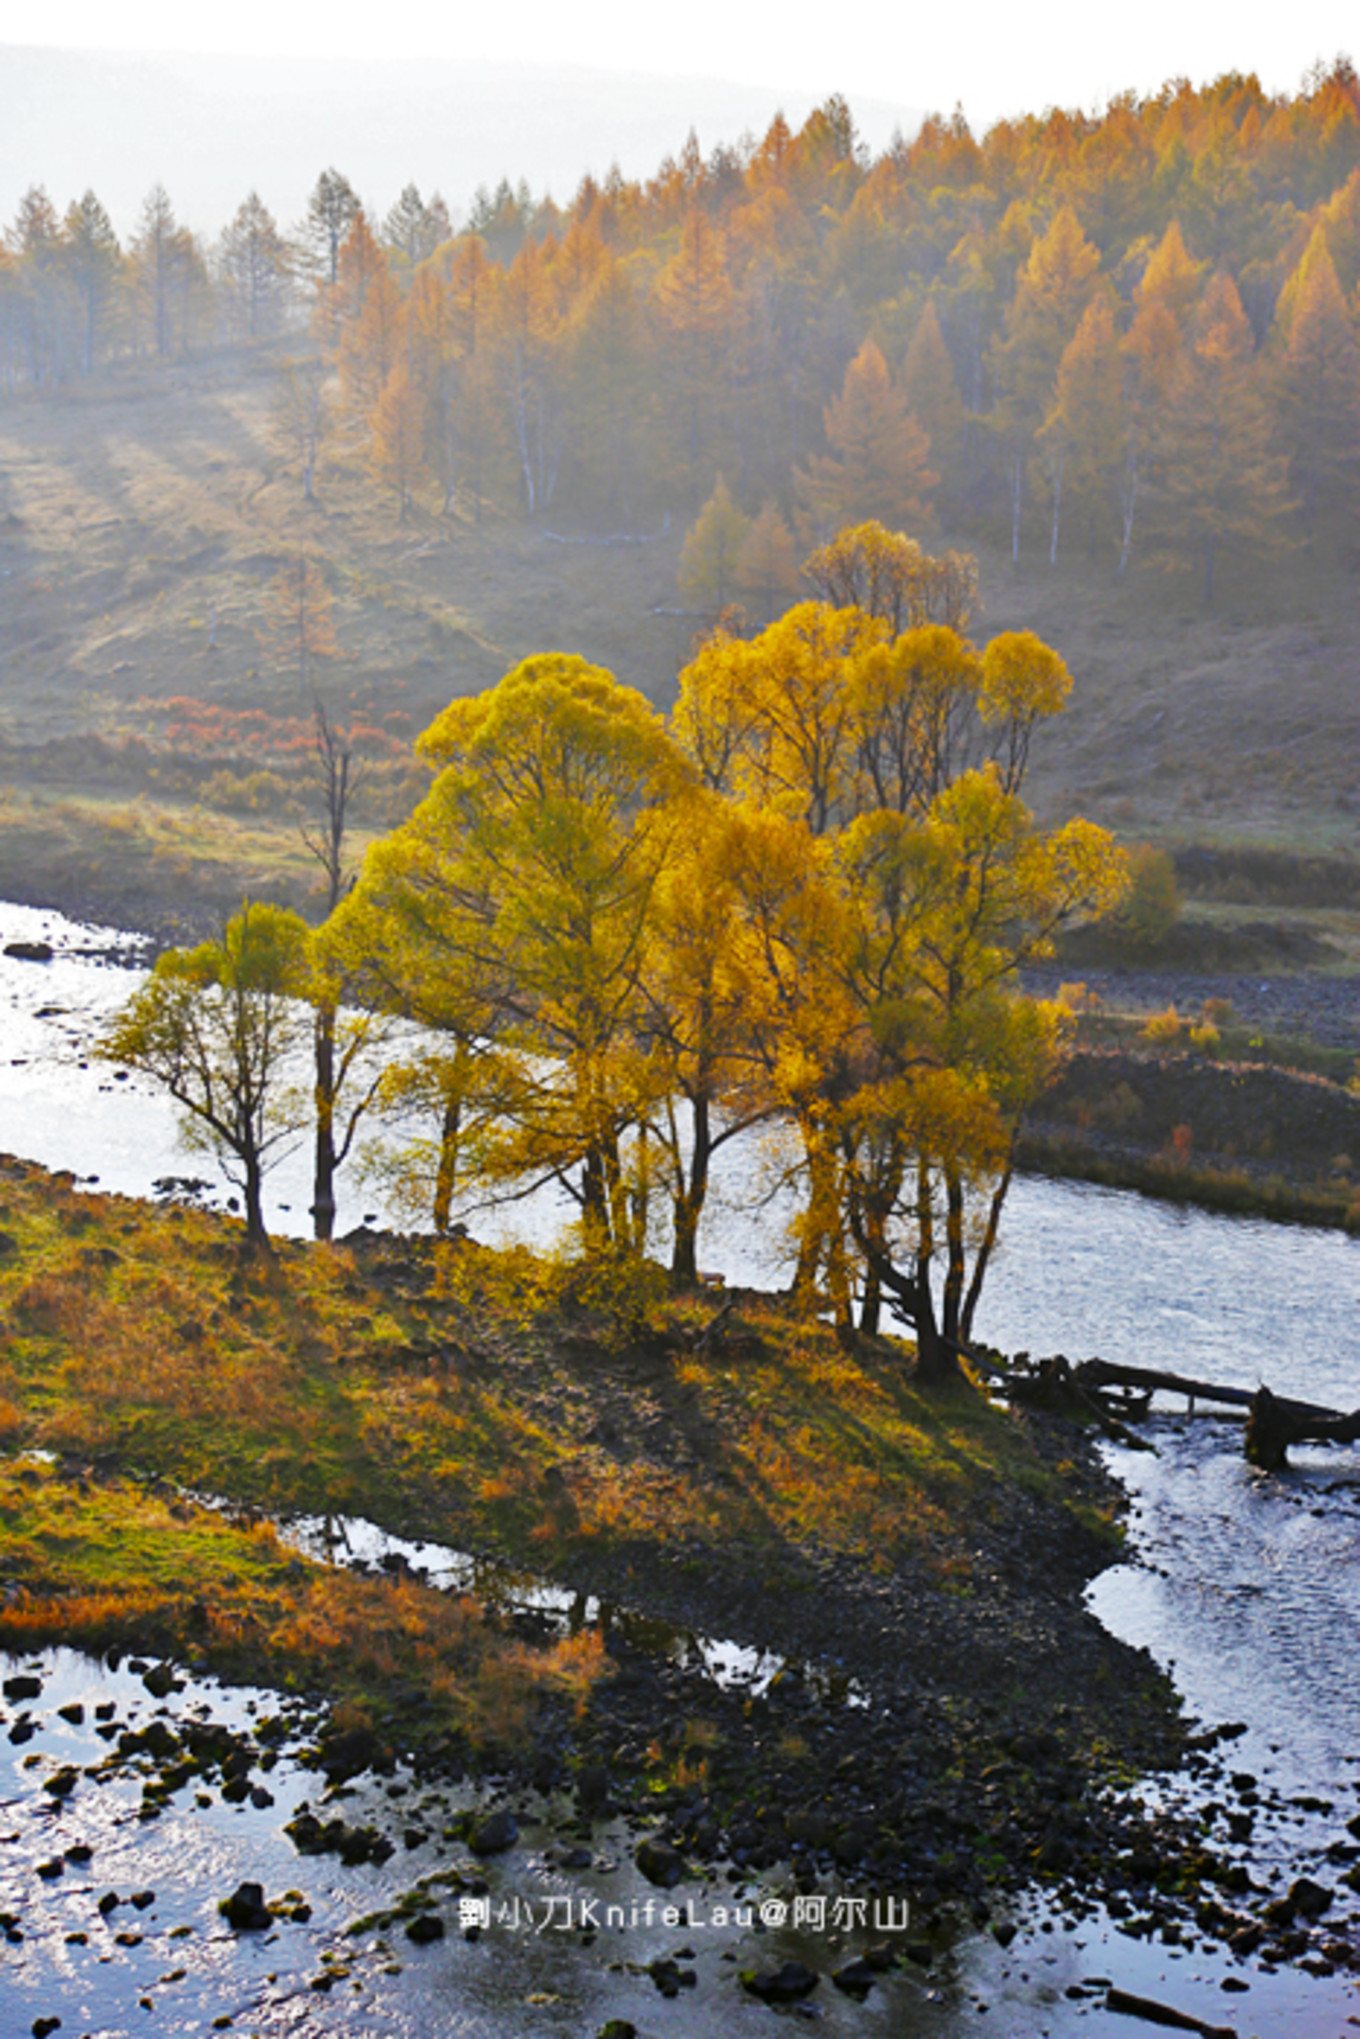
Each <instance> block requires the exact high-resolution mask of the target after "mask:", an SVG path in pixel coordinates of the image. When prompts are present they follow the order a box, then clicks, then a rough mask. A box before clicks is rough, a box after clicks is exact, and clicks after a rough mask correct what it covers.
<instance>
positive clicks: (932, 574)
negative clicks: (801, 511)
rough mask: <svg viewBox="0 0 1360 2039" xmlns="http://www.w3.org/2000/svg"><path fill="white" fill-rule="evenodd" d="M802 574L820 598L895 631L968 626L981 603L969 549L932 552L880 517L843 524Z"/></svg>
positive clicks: (894, 632) (975, 566)
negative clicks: (927, 626)
mask: <svg viewBox="0 0 1360 2039" xmlns="http://www.w3.org/2000/svg"><path fill="white" fill-rule="evenodd" d="M803 574H804V577H805V578H806V580H807V581H808V582H809V583H810V584H811V586H812V589H813V591H814V593H816V594H817V595H818V596H820V598H821V599H822V601H824V602H829V603H830V604H831V605H832V607H833V608H837V609H848V608H852V607H853V608H857V609H862V610H863V611H864V613H865V615H866V616H877V617H878V618H879V619H880V621H882V622H884V623H886V624H887V625H888V627H889V630H890V631H891V632H892V634H893V635H894V636H896V635H897V633H898V632H899V631H902V630H907V629H910V628H914V627H916V626H917V625H919V624H922V623H943V624H945V625H946V626H947V628H948V629H950V630H956V631H963V630H966V629H967V628H968V625H969V623H970V622H971V620H972V617H973V613H974V611H975V610H976V609H977V608H978V606H979V595H978V567H977V560H976V559H975V558H974V557H973V555H972V553H970V552H946V553H942V554H940V555H939V556H938V557H932V555H931V554H930V553H928V552H926V551H925V550H924V549H923V547H922V546H921V545H919V544H918V543H917V541H916V539H914V538H909V537H908V536H907V534H906V532H905V531H889V530H886V529H885V528H884V526H883V525H882V524H879V523H873V522H870V523H866V524H852V525H847V527H846V528H845V529H844V530H843V531H839V532H837V534H836V536H835V537H834V538H833V539H832V540H831V542H830V544H828V545H822V546H819V547H818V548H817V550H816V551H815V552H814V553H813V554H812V556H811V557H810V558H809V559H806V560H804V562H803Z"/></svg>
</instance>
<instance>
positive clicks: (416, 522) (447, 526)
mask: <svg viewBox="0 0 1360 2039" xmlns="http://www.w3.org/2000/svg"><path fill="white" fill-rule="evenodd" d="M278 361H279V355H278V354H277V353H274V352H271V351H270V350H268V349H261V350H258V351H254V352H247V351H244V350H242V351H237V352H221V353H218V354H215V355H213V356H211V357H210V358H206V359H203V360H199V361H196V362H190V363H187V364H179V365H176V366H174V367H173V368H161V367H155V366H151V365H146V366H138V365H129V366H126V367H124V368H122V369H120V370H118V371H111V372H110V373H109V374H108V375H106V376H105V377H104V378H103V379H102V380H100V381H98V382H96V383H94V384H92V385H89V386H86V387H83V388H79V389H71V390H66V391H63V392H62V393H61V394H60V396H58V397H55V398H53V397H48V396H44V395H37V394H32V393H21V394H18V395H12V396H10V397H9V398H7V399H6V400H5V402H4V404H3V406H2V407H0V593H2V595H3V600H2V601H0V676H2V677H0V688H3V700H4V705H5V711H6V712H5V718H4V723H3V741H2V742H0V889H5V888H7V889H9V890H10V891H11V892H13V891H19V892H22V893H24V894H25V895H26V896H29V897H36V896H39V895H41V894H44V892H45V895H46V896H47V897H50V898H54V899H59V900H64V901H67V902H74V903H91V904H101V903H102V904H103V905H104V907H105V910H108V908H109V907H113V908H115V909H117V908H121V910H123V911H124V912H127V913H129V914H133V915H138V916H139V917H141V918H143V919H145V918H147V917H148V916H152V917H154V914H155V911H156V909H157V907H158V906H159V907H160V908H161V909H162V910H164V909H165V908H166V907H167V906H168V905H169V904H171V903H172V902H177V903H178V904H179V905H180V906H181V907H184V906H189V907H191V908H192V907H193V905H194V904H195V902H198V903H199V904H201V905H202V906H203V907H204V909H205V910H206V909H207V908H209V907H212V908H215V907H216V905H218V904H219V903H221V902H222V901H224V900H225V901H230V900H232V899H234V898H239V895H240V890H241V886H242V883H243V882H246V881H248V882H250V883H251V884H252V885H256V886H259V887H261V888H262V889H269V890H273V891H276V892H280V893H282V894H283V895H284V896H289V897H293V898H296V899H298V900H304V899H305V897H306V894H307V891H308V887H309V886H310V884H311V872H310V869H309V867H308V864H307V860H306V858H305V855H303V854H302V853H301V852H300V850H299V846H298V841H297V819H298V813H299V810H300V808H301V807H302V806H305V803H306V798H307V794H306V788H305V786H303V785H302V784H301V783H300V782H299V781H298V777H297V775H298V771H299V768H300V764H301V762H302V761H303V759H304V757H305V732H306V728H307V722H306V718H307V716H308V713H309V707H308V701H307V699H306V696H305V694H304V693H303V691H302V689H301V688H300V686H299V683H298V677H297V674H296V672H295V671H293V670H291V669H290V668H289V667H288V665H287V664H286V662H283V661H281V660H280V659H279V657H278V656H277V654H275V653H273V652H271V651H270V650H269V649H268V648H267V646H266V644H265V642H264V640H263V638H262V634H261V633H262V631H263V630H264V627H265V622H266V612H267V604H268V595H269V589H270V586H271V583H272V581H273V579H274V577H275V575H276V574H277V572H278V571H279V569H280V567H281V566H282V565H283V564H284V563H285V562H286V561H287V560H289V559H290V558H295V557H296V555H297V553H298V551H299V550H300V549H302V548H305V549H306V550H307V551H309V552H310V553H311V554H313V555H314V556H315V557H316V558H317V559H318V560H319V561H320V562H321V564H322V566H323V568H324V572H325V576H326V581H327V585H328V587H329V590H330V592H331V595H332V597H333V600H334V612H335V614H334V620H335V628H336V634H337V638H338V641H339V645H340V655H339V656H338V657H335V658H332V659H329V660H327V661H325V663H324V664H323V665H320V666H319V667H318V674H319V677H320V680H321V684H322V687H323V691H324V693H325V695H326V697H327V700H328V702H329V703H330V705H331V707H332V710H333V711H334V713H336V714H337V715H339V716H344V717H348V716H356V715H357V716H359V717H360V718H362V719H363V720H364V721H365V722H367V723H368V724H369V725H371V727H372V730H373V732H374V735H373V747H374V752H375V756H377V757H378V758H379V759H380V760H381V761H382V765H383V770H382V772H381V773H379V774H378V776H377V778H376V779H373V780H371V783H370V788H369V804H368V809H367V811H366V812H365V813H364V814H363V815H362V816H361V819H362V820H363V821H365V822H366V823H367V824H368V825H369V826H383V825H386V823H387V822H388V821H389V820H391V819H392V818H394V817H395V815H396V814H397V813H399V812H401V811H402V809H403V806H404V805H405V804H408V803H409V799H410V798H411V797H412V793H413V790H418V783H419V782H418V781H413V780H412V779H411V778H410V777H409V775H403V772H402V771H401V770H400V769H399V761H400V758H401V754H402V752H403V749H404V746H405V745H406V743H407V742H408V740H409V737H410V736H411V735H412V734H413V733H414V732H415V731H416V730H418V729H419V728H420V727H421V726H423V724H424V723H425V722H426V721H427V720H428V719H429V718H430V717H431V716H432V715H433V714H434V713H435V712H436V711H437V710H438V709H439V708H440V707H441V706H443V704H444V703H445V702H446V701H447V700H448V699H449V698H450V697H451V696H452V695H455V694H458V693H463V692H467V691H471V690H475V689H477V688H480V687H482V686H484V685H486V684H487V683H489V682H491V681H493V680H495V679H496V678H498V677H499V676H500V674H501V673H502V672H504V671H505V670H506V669H507V667H508V666H510V665H511V664H513V663H514V662H516V661H517V660H518V659H520V658H522V657H523V656H525V655H526V654H528V653H529V652H532V651H535V650H542V649H548V648H564V649H569V650H573V651H580V652H582V653H584V654H585V655H586V656H587V657H590V658H592V659H596V660H598V661H600V662H601V663H603V664H604V665H606V666H608V667H610V668H611V669H612V670H613V671H614V672H615V673H617V674H618V675H619V677H620V678H622V679H624V680H626V681H628V682H629V683H631V684H633V685H635V686H637V687H639V688H641V689H642V690H643V691H644V692H646V693H647V694H648V695H649V696H650V697H651V698H652V699H653V700H655V701H656V702H657V703H658V704H659V705H661V706H666V705H668V703H669V702H670V700H671V698H672V696H673V690H674V681H675V675H676V672H677V670H678V668H679V666H680V665H681V664H682V663H683V661H684V659H685V657H686V654H687V651H688V647H689V645H690V642H691V640H692V637H693V633H694V631H695V629H696V628H697V627H699V624H700V622H701V619H700V618H699V617H698V616H697V615H692V614H685V613H684V612H683V605H682V603H681V601H680V600H679V598H678V596H677V594H676V582H675V570H676V564H677V560H678V556H679V548H680V543H681V539H682V536H683V533H682V532H681V531H680V530H679V529H672V530H670V531H669V532H666V533H661V534H658V535H657V537H656V538H655V539H654V540H653V541H652V542H649V543H641V544H613V545H611V544H606V543H599V542H588V541H586V540H584V539H582V538H581V536H580V534H567V536H568V537H570V538H571V539H572V542H562V541H561V537H560V536H559V537H554V536H552V535H550V531H551V519H549V529H548V530H544V529H535V528H532V527H530V526H528V525H527V524H524V523H522V522H517V521H513V520H510V519H507V518H506V517H504V516H503V515H500V514H495V513H492V512H488V514H487V516H486V518H485V520H484V521H483V522H481V523H477V522H474V521H472V520H470V519H465V518H458V519H453V518H442V517H435V516H433V515H431V514H430V513H429V511H428V510H426V509H421V508H417V509H416V510H415V511H413V512H412V514H411V516H410V517H409V518H408V520H407V521H406V522H404V523H402V522H399V521H398V520H397V519H396V517H395V515H394V513H393V511H392V509H391V507H390V504H389V502H388V501H387V500H385V499H381V498H380V497H379V496H378V494H377V492H376V491H375V490H374V488H373V487H372V485H371V484H370V483H369V481H368V479H367V477H366V475H365V473H364V470H363V466H362V460H361V456H360V454H359V452H358V450H357V449H355V448H348V449H347V448H346V446H345V445H344V444H343V443H340V442H336V441H332V442H331V444H330V448H329V452H328V455H327V457H326V459H325V461H324V462H323V466H322V470H321V473H320V475H319V479H318V486H317V499H316V501H315V502H313V503H312V504H307V503H305V502H304V501H303V499H302V491H301V487H300V483H299V480H298V477H297V474H296V471H295V470H294V468H293V467H292V465H291V464H290V461H289V459H288V456H287V453H286V451H285V450H284V449H283V448H282V447H281V446H280V444H279V443H278V441H277V440H276V438H275V435H274V431H273V426H272V402H273V393H274V389H275V385H276V378H277V369H278ZM951 536H952V534H948V533H940V534H933V536H932V542H936V543H938V542H942V541H944V540H948V539H950V538H951ZM1039 537H1040V534H1039V533H1038V532H1037V530H1036V531H1035V532H1033V533H1031V534H1030V550H1029V551H1028V552H1027V553H1026V555H1025V556H1024V557H1023V558H1022V560H1021V563H1020V565H1019V566H1018V567H1013V566H1012V564H1011V562H1010V560H1009V558H1008V557H1007V556H1006V555H1005V554H1003V553H1001V552H999V551H989V550H988V549H986V548H984V549H983V551H982V555H981V560H982V580H983V589H984V596H985V603H986V608H985V613H984V615H983V617H982V619H981V625H980V628H981V630H982V632H983V634H984V635H985V634H990V633H992V632H995V631H996V630H999V629H1005V628H1015V627H1023V628H1032V629H1035V630H1037V631H1038V632H1040V634H1041V635H1043V636H1044V637H1045V638H1047V639H1048V640H1049V641H1050V642H1052V643H1053V644H1055V645H1056V646H1057V647H1058V649H1059V650H1060V651H1061V652H1062V653H1063V655H1064V657H1065V658H1066V659H1067V661H1068V663H1069V665H1070V666H1071V668H1072V671H1073V673H1074V676H1075V679H1076V682H1077V685H1076V692H1075V695H1074V699H1073V705H1072V708H1071V710H1070V712H1069V713H1068V715H1067V716H1066V717H1065V718H1064V720H1063V722H1062V724H1061V726H1059V727H1057V728H1056V729H1054V730H1052V731H1050V732H1047V733H1046V734H1045V736H1044V738H1043V741H1042V744H1041V745H1040V746H1039V747H1038V750H1037V753H1036V758H1035V763H1034V770H1033V776H1032V780H1031V788H1032V793H1033V796H1034V798H1035V801H1036V803H1037V805H1038V806H1039V807H1040V809H1041V810H1042V811H1043V812H1044V813H1045V814H1046V815H1050V816H1056V815H1058V814H1060V813H1063V812H1066V811H1071V810H1073V809H1079V810H1081V811H1084V812H1087V813H1090V814H1092V815H1093V816H1095V817H1096V818H1098V819H1100V820H1102V821H1104V822H1106V823H1107V824H1109V825H1111V826H1113V827H1115V828H1116V829H1118V830H1119V831H1120V833H1121V834H1122V835H1123V836H1124V837H1125V838H1127V839H1129V840H1137V839H1140V838H1143V837H1150V838H1152V839H1155V840H1161V841H1166V842H1169V843H1172V844H1176V845H1181V846H1184V845H1187V844H1236V845H1242V844H1260V845H1266V846H1268V847H1270V848H1272V849H1276V850H1283V851H1286V852H1290V853H1294V854H1307V855H1311V856H1317V855H1328V856H1332V857H1337V858H1341V859H1344V860H1350V859H1352V858H1355V857H1356V856H1357V844H1356V834H1357V815H1360V690H1357V688H1356V685H1355V678H1356V673H1357V670H1358V669H1360V619H1357V617H1356V615H1355V612H1354V608H1353V604H1352V603H1351V602H1350V600H1349V597H1348V592H1347V586H1346V581H1345V577H1344V574H1343V572H1342V569H1341V567H1340V566H1339V565H1336V566H1334V565H1329V564H1327V563H1325V562H1322V561H1320V560H1318V561H1315V560H1313V559H1311V558H1310V556H1309V555H1308V554H1306V553H1297V552H1296V553H1291V554H1290V555H1289V556H1288V557H1287V558H1284V559H1282V560H1281V562H1280V565H1279V567H1278V569H1277V570H1276V571H1275V572H1273V573H1266V574H1260V573H1257V574H1253V575H1252V576H1250V577H1246V576H1245V575H1244V576H1243V577H1242V578H1241V579H1239V580H1238V581H1237V582H1236V583H1235V584H1233V583H1231V582H1230V583H1229V585H1228V586H1227V587H1226V588H1225V590H1224V592H1223V594H1222V597H1221V599H1220V602H1219V604H1218V605H1217V606H1216V607H1215V608H1214V609H1212V610H1209V609H1206V608H1205V607H1204V606H1203V604H1202V602H1201V601H1200V599H1199V596H1198V594H1197V593H1196V592H1195V591H1194V590H1193V589H1192V587H1190V586H1189V585H1188V584H1183V583H1180V582H1172V581H1168V580H1166V579H1164V578H1161V577H1159V576H1158V575H1156V574H1154V573H1153V572H1152V571H1151V570H1150V569H1146V568H1145V569H1143V570H1141V571H1140V572H1139V573H1136V574H1134V575H1133V576H1132V577H1131V579H1130V580H1129V582H1128V583H1127V584H1126V585H1124V586H1117V585H1115V584H1114V583H1112V582H1107V581H1104V580H1101V579H1097V578H1095V577H1093V574H1092V572H1091V570H1090V569H1089V568H1088V566H1087V563H1086V561H1085V560H1084V559H1083V558H1081V557H1080V556H1079V555H1074V556H1073V558H1072V559H1071V560H1070V561H1068V562H1065V563H1062V562H1060V565H1059V567H1058V569H1057V571H1056V572H1055V571H1053V570H1051V569H1050V568H1049V567H1048V565H1047V561H1046V557H1045V556H1044V554H1043V551H1042V548H1041V546H1040V543H1039ZM186 700H187V701H188V702H190V703H195V704H203V705H202V706H201V707H194V708H193V709H192V710H186V709H185V707H184V706H183V704H184V703H185V702H186ZM167 704H180V705H178V706H175V705H171V706H167ZM253 711H263V713H264V716H265V718H267V719H266V720H264V721H260V720H259V718H258V717H257V718H256V721H255V723H254V724H251V723H250V722H249V721H248V720H245V719H243V718H247V717H249V716H250V715H251V714H252V712H253ZM95 739H100V740H101V741H100V742H99V743H96V742H95V741H94V740H95ZM195 757H198V758H199V759H200V760H202V761H203V762H202V769H190V768H189V766H190V765H191V764H192V761H193V759H194V758H195ZM260 773H263V774H264V777H263V778H258V777H252V775H258V774H260ZM214 775H216V776H214ZM224 775H225V776H224ZM290 775H291V777H290ZM209 782H211V783H209ZM247 782H248V783H247ZM129 802H135V803H136V805H135V806H132V807H129Z"/></svg>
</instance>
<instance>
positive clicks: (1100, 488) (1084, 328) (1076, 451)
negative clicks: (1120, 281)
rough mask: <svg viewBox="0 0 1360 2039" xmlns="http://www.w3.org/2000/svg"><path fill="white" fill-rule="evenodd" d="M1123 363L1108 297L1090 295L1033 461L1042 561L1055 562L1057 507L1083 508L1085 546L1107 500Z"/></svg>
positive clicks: (1115, 467) (1118, 440)
mask: <svg viewBox="0 0 1360 2039" xmlns="http://www.w3.org/2000/svg"><path fill="white" fill-rule="evenodd" d="M1128 437H1129V419H1128V407H1127V401H1126V396H1125V363H1124V355H1123V352H1122V349H1121V347H1120V342H1119V334H1118V330H1117V328H1116V325H1115V307H1114V294H1113V292H1112V291H1111V290H1110V289H1108V287H1107V288H1106V289H1104V290H1100V291H1097V293H1096V294H1095V296H1094V297H1093V298H1092V299H1091V302H1090V303H1089V304H1088V305H1087V307H1086V310H1085V311H1084V312H1083V313H1082V316H1081V324H1080V325H1079V326H1078V327H1077V330H1076V332H1075V333H1074V334H1073V335H1072V338H1071V339H1070V340H1069V341H1068V343H1067V346H1066V348H1065V349H1064V350H1063V357H1062V360H1061V361H1060V362H1059V364H1058V380H1057V384H1056V387H1055V389H1054V392H1053V402H1052V404H1051V405H1050V406H1049V410H1048V415H1047V416H1046V417H1045V419H1044V422H1043V424H1042V426H1041V427H1040V429H1039V433H1038V457H1037V464H1038V466H1039V468H1040V470H1041V472H1042V475H1043V478H1044V480H1045V482H1046V484H1047V487H1048V491H1049V495H1050V500H1051V503H1052V510H1053V516H1052V526H1051V535H1050V539H1049V552H1048V563H1049V565H1050V566H1056V565H1057V563H1058V533H1059V529H1060V523H1061V515H1062V510H1063V506H1064V504H1065V503H1071V502H1075V503H1076V504H1077V506H1078V507H1079V508H1080V509H1082V510H1084V511H1085V514H1086V519H1087V531H1088V543H1089V546H1090V549H1091V550H1092V551H1094V549H1095V533H1096V529H1097V525H1098V523H1099V521H1100V519H1101V518H1102V516H1103V514H1104V512H1105V511H1106V509H1107V508H1108V507H1109V505H1110V504H1111V502H1112V500H1113V495H1114V483H1115V480H1116V477H1117V476H1118V475H1119V472H1120V469H1121V464H1122V462H1123V461H1124V459H1125V457H1126V453H1127V448H1128Z"/></svg>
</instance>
